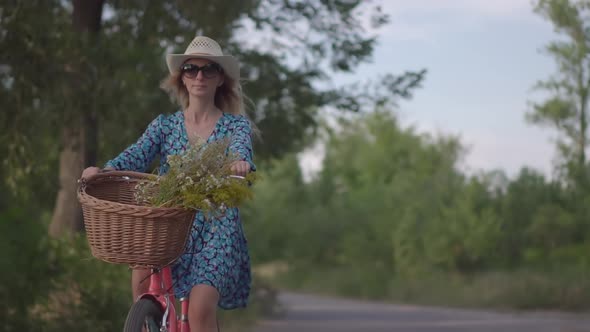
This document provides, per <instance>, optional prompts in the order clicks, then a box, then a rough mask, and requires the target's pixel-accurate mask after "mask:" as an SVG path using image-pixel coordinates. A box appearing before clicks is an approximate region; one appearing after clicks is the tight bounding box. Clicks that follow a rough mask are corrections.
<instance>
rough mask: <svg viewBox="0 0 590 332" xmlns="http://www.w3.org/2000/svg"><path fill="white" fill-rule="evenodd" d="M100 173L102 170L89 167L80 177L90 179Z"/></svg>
mask: <svg viewBox="0 0 590 332" xmlns="http://www.w3.org/2000/svg"><path fill="white" fill-rule="evenodd" d="M99 172H100V168H98V167H94V166H91V167H88V168H86V169H85V170H84V171H82V176H81V177H80V178H81V179H88V178H90V177H92V176H94V175H96V174H98V173H99Z"/></svg>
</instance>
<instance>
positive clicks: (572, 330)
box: [252, 293, 590, 332]
mask: <svg viewBox="0 0 590 332" xmlns="http://www.w3.org/2000/svg"><path fill="white" fill-rule="evenodd" d="M279 300H280V301H281V303H282V304H283V305H284V308H285V311H286V313H285V314H284V315H283V316H282V317H279V318H276V319H268V320H263V321H261V322H260V323H259V324H258V325H257V326H256V327H255V328H253V330H252V331H253V332H296V331H298V332H299V331H305V332H320V331H321V332H336V331H338V332H352V331H362V332H384V331H404V332H450V331H459V332H463V331H474V332H492V331H493V332H533V331H534V332H590V314H567V313H555V312H527V313H504V312H493V311H479V310H463V309H449V308H438V307H423V306H411V305H393V304H384V303H376V302H364V301H351V300H343V299H337V298H330V297H321V296H315V295H304V294H294V293H281V294H280V295H279Z"/></svg>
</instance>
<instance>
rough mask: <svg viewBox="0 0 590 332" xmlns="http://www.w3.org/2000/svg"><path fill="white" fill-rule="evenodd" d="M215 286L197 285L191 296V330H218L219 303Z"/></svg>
mask: <svg viewBox="0 0 590 332" xmlns="http://www.w3.org/2000/svg"><path fill="white" fill-rule="evenodd" d="M218 302H219V293H218V292H217V289H215V287H211V286H209V285H197V286H195V287H193V289H192V290H191V294H190V297H189V308H188V320H189V325H190V327H191V332H217V303H218Z"/></svg>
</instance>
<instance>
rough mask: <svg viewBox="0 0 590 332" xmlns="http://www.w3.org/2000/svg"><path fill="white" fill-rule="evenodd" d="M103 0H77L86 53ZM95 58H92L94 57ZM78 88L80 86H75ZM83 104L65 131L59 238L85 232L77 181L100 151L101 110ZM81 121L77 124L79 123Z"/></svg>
mask: <svg viewBox="0 0 590 332" xmlns="http://www.w3.org/2000/svg"><path fill="white" fill-rule="evenodd" d="M103 3H104V1H103V0H92V1H90V0H75V1H74V10H73V13H72V21H73V27H74V30H75V31H76V32H77V33H79V34H83V36H81V38H80V40H82V43H81V48H80V52H81V53H82V55H84V54H87V53H89V52H91V50H92V48H93V45H95V44H96V41H95V38H96V37H97V35H98V31H99V30H100V25H101V17H102V9H103ZM90 58H91V57H90ZM71 70H72V71H73V72H74V75H76V74H78V73H83V72H84V71H85V70H86V69H85V68H82V67H77V68H76V67H73V68H72V69H71ZM68 83H70V84H72V85H76V84H80V82H78V81H77V80H75V79H74V80H71V81H70V82H68ZM87 83H88V84H87V85H86V86H87V87H88V91H81V93H82V94H84V95H86V93H85V92H89V91H91V90H94V89H95V88H96V86H95V84H97V83H98V82H96V81H95V80H92V79H90V80H87ZM71 90H72V91H75V90H76V88H72V89H71ZM79 100H80V101H86V102H83V103H79V107H80V111H79V112H77V114H76V116H75V119H74V120H73V124H74V125H70V126H67V125H66V126H63V127H62V133H61V151H60V153H59V191H58V193H57V200H56V202H55V209H54V210H53V217H52V218H51V225H50V226H49V234H50V235H52V236H54V237H57V236H61V235H63V234H64V233H66V232H68V231H81V230H82V229H83V228H84V225H83V219H82V210H81V209H80V205H79V203H78V200H77V198H76V180H77V179H78V177H79V174H80V173H81V171H82V169H84V167H86V166H89V165H94V164H96V152H97V151H96V150H97V135H98V133H97V124H96V121H97V112H98V109H97V108H96V107H95V106H94V105H93V103H92V102H91V101H90V100H88V99H82V98H80V99H79ZM76 124H77V125H76Z"/></svg>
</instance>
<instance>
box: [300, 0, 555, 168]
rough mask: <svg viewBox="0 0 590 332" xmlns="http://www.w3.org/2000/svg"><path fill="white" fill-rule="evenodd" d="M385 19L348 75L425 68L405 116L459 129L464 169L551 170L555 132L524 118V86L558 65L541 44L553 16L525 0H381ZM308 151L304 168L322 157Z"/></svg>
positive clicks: (443, 129) (422, 124)
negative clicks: (372, 47) (370, 49)
mask: <svg viewBox="0 0 590 332" xmlns="http://www.w3.org/2000/svg"><path fill="white" fill-rule="evenodd" d="M381 4H382V6H383V8H384V9H385V11H386V12H387V13H389V14H390V15H391V20H392V22H391V23H390V24H388V25H387V26H385V27H384V28H382V29H380V30H379V31H378V33H379V45H378V46H377V48H376V51H375V54H374V57H373V61H372V63H371V64H365V65H362V66H360V67H359V69H358V71H357V73H356V74H355V76H354V77H347V76H340V77H338V78H337V80H338V81H341V82H345V81H347V80H350V81H352V80H354V79H363V78H364V77H367V78H368V77H371V76H373V75H377V74H380V73H386V72H391V73H401V72H403V71H405V70H411V69H415V70H418V69H421V68H426V69H427V70H428V74H427V77H426V80H425V81H424V84H423V88H422V89H420V90H418V91H416V93H415V96H414V98H413V99H412V100H410V101H407V102H402V104H401V108H400V111H399V112H400V117H401V119H402V123H404V124H405V125H410V124H411V125H415V126H416V127H418V128H419V129H421V130H422V131H428V132H439V133H448V134H454V135H459V136H460V137H461V140H462V142H463V143H464V144H465V145H467V146H468V147H469V148H470V152H469V153H468V155H467V156H466V160H465V164H464V165H463V167H464V169H465V170H467V171H476V170H480V169H485V170H491V169H503V170H504V171H506V173H507V174H508V175H510V176H513V175H515V174H516V173H517V172H518V170H519V169H520V168H521V167H523V166H529V167H533V168H535V169H538V170H540V171H542V172H544V173H545V174H547V175H550V174H551V169H552V160H553V158H554V156H555V149H554V145H553V143H552V139H553V138H554V137H555V136H556V135H555V132H554V131H553V130H552V129H549V128H538V127H535V126H532V125H530V124H528V123H526V122H525V119H524V114H525V113H526V111H527V110H528V106H527V101H530V100H538V99H539V97H540V96H539V95H538V94H535V93H534V92H533V91H532V90H531V88H532V86H533V85H534V84H535V82H537V81H538V80H541V79H546V78H547V77H549V75H550V74H552V73H554V72H555V65H554V62H553V59H552V58H551V57H549V56H548V55H547V54H545V53H543V52H542V51H541V50H542V49H543V47H544V46H545V45H547V43H548V42H549V41H551V40H555V39H556V38H557V35H556V34H555V33H554V31H553V28H552V26H551V24H550V23H549V22H547V21H545V20H544V19H543V18H542V17H540V16H538V15H537V14H535V13H534V12H533V10H532V6H531V4H530V1H529V0H494V1H491V0H412V1H407V0H382V1H381ZM318 151H320V150H316V151H314V152H313V153H307V154H305V155H304V156H303V158H302V164H303V165H304V167H305V168H306V169H308V170H310V169H312V170H313V169H317V168H318V167H319V165H320V158H318V157H317V155H318Z"/></svg>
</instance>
